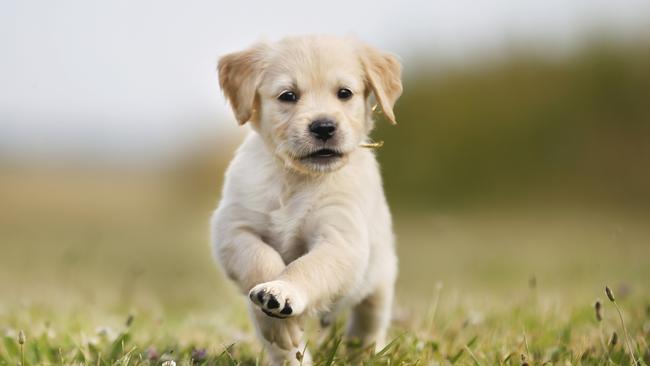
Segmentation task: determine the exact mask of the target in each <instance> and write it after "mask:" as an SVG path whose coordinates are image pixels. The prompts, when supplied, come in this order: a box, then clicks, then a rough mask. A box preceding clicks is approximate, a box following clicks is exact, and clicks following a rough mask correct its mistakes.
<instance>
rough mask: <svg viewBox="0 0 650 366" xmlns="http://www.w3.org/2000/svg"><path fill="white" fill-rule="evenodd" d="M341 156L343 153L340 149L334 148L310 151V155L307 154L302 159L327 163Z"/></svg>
mask: <svg viewBox="0 0 650 366" xmlns="http://www.w3.org/2000/svg"><path fill="white" fill-rule="evenodd" d="M341 157H343V154H342V153H341V152H339V151H336V150H332V149H319V150H316V151H314V152H311V153H309V154H308V155H305V156H304V157H302V158H301V159H300V160H303V161H304V160H307V161H309V162H313V163H317V164H326V163H329V162H331V161H334V160H337V159H339V158H341Z"/></svg>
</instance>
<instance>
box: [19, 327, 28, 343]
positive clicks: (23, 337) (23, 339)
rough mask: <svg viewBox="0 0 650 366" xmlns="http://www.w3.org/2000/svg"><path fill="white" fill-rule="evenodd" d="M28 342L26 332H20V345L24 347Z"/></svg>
mask: <svg viewBox="0 0 650 366" xmlns="http://www.w3.org/2000/svg"><path fill="white" fill-rule="evenodd" d="M26 340H27V339H26V338H25V332H23V331H22V330H21V331H20V332H18V344H20V345H21V346H22V345H23V344H25V341H26Z"/></svg>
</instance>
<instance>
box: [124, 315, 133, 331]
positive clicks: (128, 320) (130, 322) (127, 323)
mask: <svg viewBox="0 0 650 366" xmlns="http://www.w3.org/2000/svg"><path fill="white" fill-rule="evenodd" d="M133 319H134V317H133V314H129V316H128V317H127V318H126V322H124V324H125V325H126V327H127V328H128V327H130V326H131V324H133Z"/></svg>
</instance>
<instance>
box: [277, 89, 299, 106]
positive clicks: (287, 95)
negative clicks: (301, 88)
mask: <svg viewBox="0 0 650 366" xmlns="http://www.w3.org/2000/svg"><path fill="white" fill-rule="evenodd" d="M278 99H279V100H281V101H283V102H291V103H293V102H297V101H298V96H297V95H296V93H294V92H292V91H285V92H282V94H280V96H278Z"/></svg>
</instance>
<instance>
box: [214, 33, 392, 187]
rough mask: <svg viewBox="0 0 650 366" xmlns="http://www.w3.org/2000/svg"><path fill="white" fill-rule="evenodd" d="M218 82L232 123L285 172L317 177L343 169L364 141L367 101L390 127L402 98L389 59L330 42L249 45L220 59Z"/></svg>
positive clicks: (368, 123) (310, 40) (349, 43)
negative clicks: (243, 127)
mask: <svg viewBox="0 0 650 366" xmlns="http://www.w3.org/2000/svg"><path fill="white" fill-rule="evenodd" d="M219 77H220V83H221V86H222V89H223V90H224V93H225V95H226V97H227V98H228V99H229V100H230V102H231V104H232V106H233V109H234V111H235V114H236V116H237V119H238V120H239V122H240V123H245V122H246V121H249V120H250V121H251V122H252V124H253V127H254V128H255V130H256V131H257V132H258V133H259V134H260V135H261V136H262V137H263V138H264V140H265V141H266V142H267V144H268V145H269V146H270V147H271V148H272V149H273V151H274V152H275V154H276V155H277V156H278V157H279V158H280V159H281V160H282V161H283V162H284V163H285V164H286V165H287V166H288V167H290V168H292V169H295V170H298V171H300V172H305V173H316V174H318V173H326V172H330V171H333V170H336V169H339V168H340V167H342V166H343V165H344V164H345V163H346V161H347V157H348V156H349V154H350V153H352V152H353V151H354V150H355V149H357V148H358V146H359V144H360V143H362V142H363V141H364V140H365V139H366V138H367V135H368V133H369V132H370V130H371V129H372V125H373V122H372V118H371V113H372V111H371V106H370V101H369V96H370V94H371V93H374V95H375V98H376V99H377V101H378V103H379V104H380V105H381V107H382V109H383V111H384V113H385V114H386V116H387V118H388V119H389V120H390V121H392V122H394V116H393V112H392V107H393V104H394V102H395V100H396V99H397V98H398V97H399V95H400V94H401V90H402V88H401V82H400V65H399V63H398V62H397V61H396V60H395V58H394V57H393V56H391V55H387V54H383V53H381V52H379V51H377V50H375V49H373V48H370V47H368V46H364V45H362V44H360V43H359V42H356V41H354V40H351V39H340V38H332V37H315V36H312V37H300V38H288V39H285V40H282V41H280V42H278V43H275V44H258V45H255V46H253V47H252V48H250V49H248V50H246V51H243V52H239V53H235V54H230V55H227V56H225V57H224V58H222V59H221V60H220V62H219Z"/></svg>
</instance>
